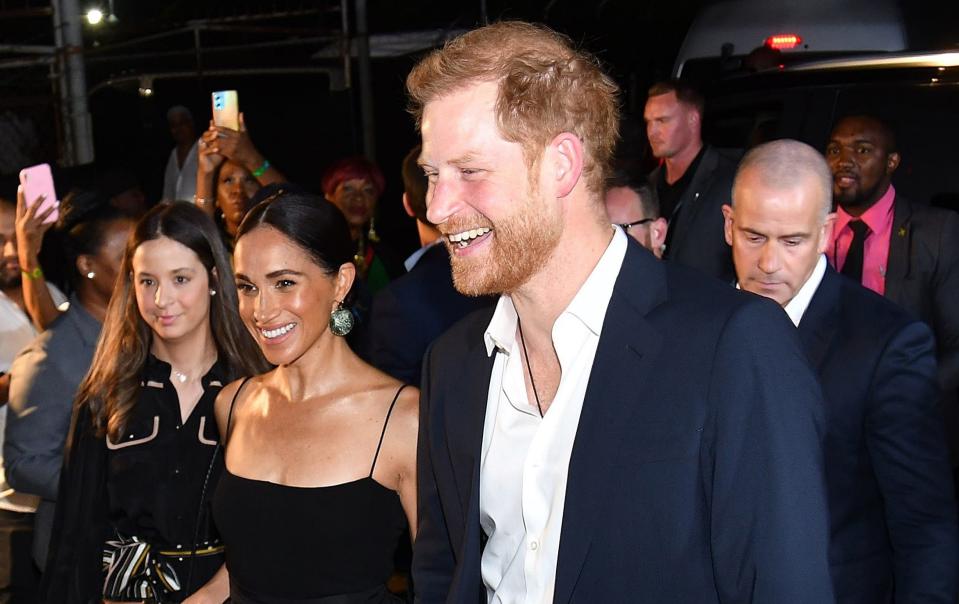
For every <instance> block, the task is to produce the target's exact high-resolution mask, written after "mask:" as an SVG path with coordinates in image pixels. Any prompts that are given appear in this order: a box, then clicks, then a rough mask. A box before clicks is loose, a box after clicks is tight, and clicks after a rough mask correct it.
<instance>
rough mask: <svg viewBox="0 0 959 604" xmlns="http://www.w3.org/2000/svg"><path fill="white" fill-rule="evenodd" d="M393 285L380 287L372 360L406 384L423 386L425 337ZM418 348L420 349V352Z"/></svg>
mask: <svg viewBox="0 0 959 604" xmlns="http://www.w3.org/2000/svg"><path fill="white" fill-rule="evenodd" d="M405 309H406V306H405V305H404V304H403V302H402V301H401V300H400V299H399V298H398V297H397V296H396V293H395V292H394V290H393V288H392V287H386V288H383V289H382V290H380V292H379V294H377V296H376V298H375V299H374V300H373V310H372V312H371V313H370V345H369V350H370V362H371V363H372V364H373V366H374V367H376V368H377V369H379V370H381V371H385V372H386V373H388V374H390V375H391V376H393V377H395V378H396V379H398V380H400V381H401V382H403V383H404V384H413V385H414V386H419V383H420V361H421V360H422V359H421V357H420V353H422V351H423V348H422V347H419V346H418V342H419V340H420V338H421V336H420V334H419V333H417V329H416V328H417V324H416V321H415V320H414V318H413V317H412V316H409V314H408V313H407V312H404V310H405ZM417 351H418V352H417Z"/></svg>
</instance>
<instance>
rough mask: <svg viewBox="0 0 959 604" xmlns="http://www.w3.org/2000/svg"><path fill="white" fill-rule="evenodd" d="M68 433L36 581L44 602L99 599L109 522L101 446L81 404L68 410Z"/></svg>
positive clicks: (57, 603) (73, 603) (82, 603)
mask: <svg viewBox="0 0 959 604" xmlns="http://www.w3.org/2000/svg"><path fill="white" fill-rule="evenodd" d="M70 433H71V437H70V439H69V440H68V441H67V445H66V456H65V458H64V464H63V469H62V470H61V471H60V486H59V492H58V494H57V508H56V512H55V515H54V518H53V530H52V537H51V539H50V551H49V554H48V556H47V564H46V569H45V571H44V573H43V577H42V579H41V584H40V602H42V603H44V604H89V603H91V602H100V601H102V594H103V572H102V568H101V557H102V554H103V543H104V540H105V538H106V536H107V534H108V532H107V531H108V528H109V519H108V515H109V509H108V505H109V503H108V502H109V499H108V495H107V487H106V463H107V458H106V446H105V444H104V440H103V438H98V437H97V436H96V435H95V434H94V430H93V421H92V417H91V415H90V411H89V407H88V406H87V405H82V406H80V407H78V408H76V409H75V410H74V412H73V418H72V420H71V429H70Z"/></svg>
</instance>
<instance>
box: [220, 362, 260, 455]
mask: <svg viewBox="0 0 959 604" xmlns="http://www.w3.org/2000/svg"><path fill="white" fill-rule="evenodd" d="M252 377H253V376H252V375H248V376H246V377H245V378H243V381H242V382H240V387H239V388H237V389H236V392H234V393H233V400H232V401H230V413H229V415H227V416H226V434H224V435H223V444H224V445H225V444H226V443H227V442H228V441H229V440H230V428H232V424H233V408H234V407H236V399H237V398H239V397H240V391H241V390H243V387H244V386H246V383H247V382H249V381H250V378H252Z"/></svg>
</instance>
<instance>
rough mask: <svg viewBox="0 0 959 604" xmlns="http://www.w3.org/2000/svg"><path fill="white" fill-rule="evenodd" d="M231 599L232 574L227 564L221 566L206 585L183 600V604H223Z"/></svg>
mask: <svg viewBox="0 0 959 604" xmlns="http://www.w3.org/2000/svg"><path fill="white" fill-rule="evenodd" d="M229 597H230V573H229V571H227V569H226V564H223V565H222V566H220V569H219V570H218V571H216V574H214V575H213V578H211V579H210V580H209V581H207V582H206V585H204V586H203V587H201V588H200V589H198V590H197V591H196V592H195V593H194V594H193V595H192V596H190V597H189V598H187V599H186V600H183V604H223V602H225V601H226V600H227V598H229Z"/></svg>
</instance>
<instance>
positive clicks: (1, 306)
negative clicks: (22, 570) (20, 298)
mask: <svg viewBox="0 0 959 604" xmlns="http://www.w3.org/2000/svg"><path fill="white" fill-rule="evenodd" d="M47 287H48V288H49V289H50V295H51V296H53V303H54V304H55V305H56V306H57V308H59V309H60V310H65V309H66V308H67V307H68V306H69V305H68V304H67V298H66V296H64V295H63V292H61V291H60V290H59V289H57V288H56V286H54V285H53V284H52V283H47ZM35 337H37V330H36V329H35V328H34V327H33V323H32V322H31V321H30V317H28V316H27V314H26V313H25V312H23V310H22V309H21V308H20V307H19V306H18V305H17V303H16V302H14V301H13V300H11V299H10V298H9V297H8V296H7V295H6V294H4V293H3V292H2V291H0V372H3V373H6V372H8V371H10V365H12V364H13V359H15V358H16V356H17V353H19V352H20V350H21V349H23V348H25V347H26V346H27V345H28V344H29V343H30V342H32V341H33V339H34V338H35ZM6 423H7V405H6V403H4V404H3V405H2V406H0V510H9V511H12V512H35V511H37V503H39V501H40V500H39V498H37V497H35V496H33V495H25V494H23V493H17V492H16V491H14V490H13V489H11V488H10V485H8V484H7V479H6V477H5V475H4V471H3V432H4V430H5V427H6Z"/></svg>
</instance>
